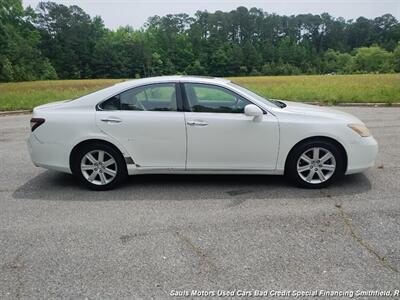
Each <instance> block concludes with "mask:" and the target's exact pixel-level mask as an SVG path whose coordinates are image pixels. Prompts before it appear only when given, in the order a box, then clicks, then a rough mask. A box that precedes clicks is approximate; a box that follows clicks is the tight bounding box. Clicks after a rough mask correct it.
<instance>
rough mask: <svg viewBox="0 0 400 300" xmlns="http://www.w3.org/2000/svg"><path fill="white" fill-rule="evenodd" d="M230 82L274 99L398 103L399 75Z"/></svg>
mask: <svg viewBox="0 0 400 300" xmlns="http://www.w3.org/2000/svg"><path fill="white" fill-rule="evenodd" d="M230 79H231V80H232V81H234V82H236V83H238V84H240V85H243V86H245V87H247V88H249V89H251V90H253V91H255V92H257V93H258V94H260V95H262V96H266V97H269V98H273V99H285V100H294V101H307V102H323V103H329V104H337V103H345V102H379V103H387V104H390V103H395V102H400V74H368V75H333V76H327V75H309V76H306V75H301V76H264V77H236V78H230Z"/></svg>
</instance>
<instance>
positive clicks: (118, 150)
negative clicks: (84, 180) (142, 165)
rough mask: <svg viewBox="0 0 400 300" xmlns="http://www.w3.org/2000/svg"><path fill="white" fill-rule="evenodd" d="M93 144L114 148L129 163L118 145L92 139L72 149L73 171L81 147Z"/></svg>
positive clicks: (71, 161)
mask: <svg viewBox="0 0 400 300" xmlns="http://www.w3.org/2000/svg"><path fill="white" fill-rule="evenodd" d="M93 143H98V144H103V145H108V146H110V147H112V148H114V149H115V150H116V151H117V152H118V153H119V154H120V155H121V157H122V158H123V159H124V160H125V161H126V162H127V163H128V161H127V158H125V156H124V154H123V152H122V151H121V149H119V148H118V147H117V146H116V145H114V144H113V143H111V142H109V141H106V140H103V139H98V138H92V139H87V140H83V141H81V142H79V143H78V144H76V145H75V146H74V147H73V148H72V150H71V152H70V155H69V166H70V169H71V170H72V165H73V162H74V159H75V157H76V155H77V153H78V150H79V149H80V148H81V147H83V146H85V145H89V144H93ZM128 159H129V158H128ZM130 159H131V158H130ZM131 160H132V159H131ZM132 162H133V161H132Z"/></svg>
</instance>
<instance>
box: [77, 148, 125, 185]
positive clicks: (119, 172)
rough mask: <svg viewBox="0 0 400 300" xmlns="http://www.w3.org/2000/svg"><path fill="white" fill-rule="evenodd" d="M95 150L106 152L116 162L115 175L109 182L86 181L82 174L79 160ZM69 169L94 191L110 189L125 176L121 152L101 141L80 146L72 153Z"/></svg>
mask: <svg viewBox="0 0 400 300" xmlns="http://www.w3.org/2000/svg"><path fill="white" fill-rule="evenodd" d="M96 150H102V151H105V152H106V155H107V157H108V156H111V157H112V158H113V159H114V160H115V162H116V168H115V169H116V175H115V177H114V179H112V181H111V182H109V183H107V184H103V185H98V184H94V183H92V182H90V181H88V180H87V179H86V178H85V176H84V175H83V172H82V171H81V162H82V159H83V158H84V156H85V155H86V154H88V153H89V152H92V151H96ZM71 169H72V173H73V174H74V175H75V177H76V178H77V179H78V180H79V182H80V183H81V184H82V185H84V186H86V187H88V188H89V189H91V190H96V191H104V190H110V189H113V188H114V187H116V186H117V185H119V184H120V183H121V182H123V181H124V179H125V178H126V177H127V174H128V172H127V169H126V163H125V160H124V158H123V156H122V154H121V153H120V152H119V151H118V150H117V149H115V148H114V147H112V146H110V145H107V144H102V143H98V142H96V143H93V144H86V145H83V146H82V147H80V148H79V149H78V150H77V152H76V153H75V155H74V158H73V161H72V163H71Z"/></svg>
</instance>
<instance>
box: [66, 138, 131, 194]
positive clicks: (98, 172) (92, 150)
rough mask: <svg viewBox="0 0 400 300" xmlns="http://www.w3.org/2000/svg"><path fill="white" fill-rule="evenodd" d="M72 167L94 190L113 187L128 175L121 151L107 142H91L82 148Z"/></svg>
mask: <svg viewBox="0 0 400 300" xmlns="http://www.w3.org/2000/svg"><path fill="white" fill-rule="evenodd" d="M72 169H73V173H74V175H75V176H76V177H77V178H78V179H79V181H80V182H81V183H82V184H84V185H85V186H87V187H89V188H90V189H93V190H108V189H112V188H113V187H115V186H116V185H118V184H119V183H121V181H122V180H123V179H125V177H126V175H127V171H126V164H125V162H124V159H123V157H122V155H121V153H119V152H118V151H117V150H116V149H114V148H113V147H111V146H109V145H105V144H90V145H85V146H83V147H82V148H80V149H79V150H78V152H77V154H76V157H75V159H74V161H73V166H72Z"/></svg>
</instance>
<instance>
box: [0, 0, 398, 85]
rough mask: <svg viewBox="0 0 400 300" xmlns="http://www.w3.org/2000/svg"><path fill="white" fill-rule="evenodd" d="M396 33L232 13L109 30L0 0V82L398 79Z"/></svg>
mask: <svg viewBox="0 0 400 300" xmlns="http://www.w3.org/2000/svg"><path fill="white" fill-rule="evenodd" d="M399 41H400V24H399V22H398V21H397V20H396V18H395V17H394V16H392V15H391V14H385V15H383V16H381V17H377V18H374V19H367V18H364V17H359V18H357V19H356V20H345V19H343V18H340V17H339V18H335V17H333V16H330V15H329V14H327V13H323V14H321V15H312V14H301V15H293V16H280V15H276V14H269V13H267V12H265V11H263V10H261V9H257V8H251V9H247V8H245V7H238V8H237V9H235V10H232V11H230V12H222V11H216V12H214V13H210V12H207V11H197V12H196V13H195V15H194V16H189V15H187V14H173V15H166V16H162V17H160V16H153V17H150V18H149V19H148V21H147V22H146V23H145V24H144V26H143V27H142V28H141V29H137V30H135V29H133V28H132V27H131V26H125V27H120V28H118V29H116V30H110V29H107V28H106V27H105V25H104V23H103V20H102V19H101V18H100V17H98V16H96V17H90V16H89V15H88V14H87V13H86V12H85V11H84V10H83V9H81V8H80V7H78V6H76V5H72V6H65V5H62V4H57V3H54V2H40V3H39V5H38V6H37V7H36V8H31V7H28V8H26V9H24V8H23V5H22V0H1V4H0V81H3V82H6V81H25V80H42V79H57V78H58V79H81V78H138V77H146V76H156V75H167V74H195V75H211V76H239V75H241V76H244V75H293V74H326V73H339V74H348V73H371V72H372V73H390V72H400V43H399Z"/></svg>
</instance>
